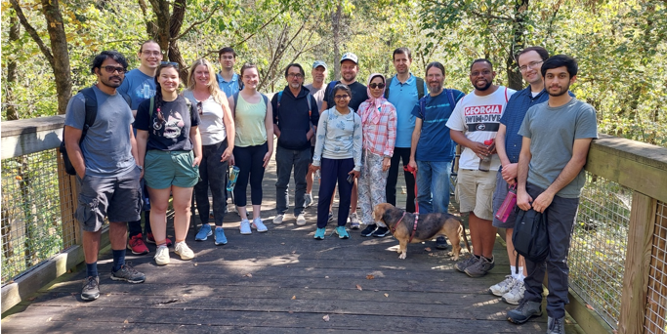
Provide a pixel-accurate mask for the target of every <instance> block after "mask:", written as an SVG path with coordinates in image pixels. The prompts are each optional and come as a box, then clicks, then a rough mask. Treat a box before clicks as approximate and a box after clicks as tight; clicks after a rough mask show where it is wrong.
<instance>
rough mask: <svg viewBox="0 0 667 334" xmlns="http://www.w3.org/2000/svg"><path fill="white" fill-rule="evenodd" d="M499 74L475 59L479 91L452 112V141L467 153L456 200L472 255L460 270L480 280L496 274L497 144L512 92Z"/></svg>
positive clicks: (473, 75)
mask: <svg viewBox="0 0 667 334" xmlns="http://www.w3.org/2000/svg"><path fill="white" fill-rule="evenodd" d="M495 76H496V72H494V71H493V65H492V64H491V62H490V61H489V60H487V59H476V60H474V61H473V62H472V65H471V66H470V82H471V83H472V85H473V87H475V90H474V91H473V93H472V94H468V95H466V96H465V97H464V98H463V99H461V100H460V101H459V102H458V103H457V104H456V108H455V109H454V112H452V115H451V117H449V121H447V127H449V129H450V135H451V137H452V139H453V140H454V141H455V142H457V143H458V144H459V145H461V146H462V147H463V152H461V159H460V161H459V178H458V183H457V185H456V199H457V201H458V202H459V204H460V211H461V213H469V214H470V215H469V219H468V222H469V226H470V239H471V240H472V245H473V255H472V256H471V257H470V258H468V259H466V260H462V261H460V262H459V263H457V264H456V266H455V268H456V269H457V270H458V271H461V272H465V273H466V274H467V275H468V276H470V277H482V276H484V275H486V273H488V272H489V271H490V270H491V269H493V267H494V265H495V263H494V260H493V244H494V243H495V240H496V230H497V229H496V228H495V227H493V225H492V224H491V221H492V219H493V207H492V200H493V191H494V190H495V186H496V173H497V172H498V168H499V167H500V159H499V158H498V155H497V154H496V149H495V143H494V142H493V141H494V138H495V137H496V132H498V128H499V127H500V117H501V116H502V114H503V112H504V111H505V106H506V105H507V101H508V100H509V98H510V96H511V95H512V94H514V93H515V91H514V90H511V89H508V88H506V87H504V86H498V85H494V84H493V79H494V78H495Z"/></svg>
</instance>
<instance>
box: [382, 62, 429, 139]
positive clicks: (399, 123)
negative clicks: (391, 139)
mask: <svg viewBox="0 0 667 334" xmlns="http://www.w3.org/2000/svg"><path fill="white" fill-rule="evenodd" d="M389 91H390V92H391V93H390V94H389V98H388V99H387V100H389V102H391V104H393V105H394V107H396V145H395V146H396V147H410V146H411V145H412V131H413V130H414V129H415V116H414V115H412V109H414V108H415V105H416V104H417V102H418V101H419V95H418V94H419V93H418V90H417V77H415V76H414V75H412V74H410V78H408V80H407V81H405V83H401V82H400V81H398V79H397V78H396V77H394V79H393V80H391V86H389ZM424 94H428V88H427V87H426V81H424Z"/></svg>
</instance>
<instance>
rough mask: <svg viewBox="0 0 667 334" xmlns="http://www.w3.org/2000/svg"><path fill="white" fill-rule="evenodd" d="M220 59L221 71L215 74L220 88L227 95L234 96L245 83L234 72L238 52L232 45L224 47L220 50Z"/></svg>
mask: <svg viewBox="0 0 667 334" xmlns="http://www.w3.org/2000/svg"><path fill="white" fill-rule="evenodd" d="M218 61H220V66H222V69H220V73H218V74H216V75H215V78H216V80H217V81H218V86H220V90H221V91H223V92H225V95H227V97H230V96H233V95H234V94H236V93H238V92H239V90H241V87H242V86H243V84H242V83H241V77H239V75H238V74H236V73H234V65H235V64H236V52H234V49H232V48H231V47H224V48H222V49H220V51H218Z"/></svg>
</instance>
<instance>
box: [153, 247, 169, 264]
mask: <svg viewBox="0 0 667 334" xmlns="http://www.w3.org/2000/svg"><path fill="white" fill-rule="evenodd" d="M153 259H155V264H157V265H158V266H166V265H168V264H169V262H171V259H169V248H167V246H160V247H158V248H157V249H156V250H155V256H154V257H153Z"/></svg>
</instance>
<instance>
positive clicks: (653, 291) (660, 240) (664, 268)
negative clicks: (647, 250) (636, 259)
mask: <svg viewBox="0 0 667 334" xmlns="http://www.w3.org/2000/svg"><path fill="white" fill-rule="evenodd" d="M666 261H667V204H665V203H663V202H660V201H658V205H657V208H656V214H655V226H654V229H653V247H652V249H651V266H650V270H649V277H648V290H647V296H646V301H647V308H646V317H645V319H644V330H645V333H647V334H650V333H654V334H655V333H667V319H666V318H667V262H666Z"/></svg>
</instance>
